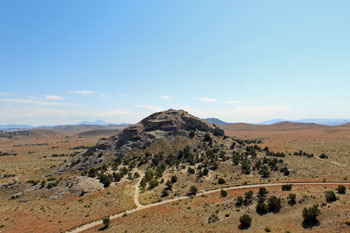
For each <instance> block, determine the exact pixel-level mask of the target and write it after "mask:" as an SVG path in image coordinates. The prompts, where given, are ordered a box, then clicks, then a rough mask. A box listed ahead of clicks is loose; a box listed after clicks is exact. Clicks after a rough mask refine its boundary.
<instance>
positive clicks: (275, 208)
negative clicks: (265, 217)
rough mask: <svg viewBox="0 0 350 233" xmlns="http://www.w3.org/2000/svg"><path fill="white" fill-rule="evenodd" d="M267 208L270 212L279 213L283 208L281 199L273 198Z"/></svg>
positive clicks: (268, 201) (268, 202)
mask: <svg viewBox="0 0 350 233" xmlns="http://www.w3.org/2000/svg"><path fill="white" fill-rule="evenodd" d="M267 206H268V209H269V211H270V212H273V213H278V212H279V211H280V209H281V208H282V204H281V199H280V198H278V197H276V196H271V197H270V198H269V199H268V200H267Z"/></svg>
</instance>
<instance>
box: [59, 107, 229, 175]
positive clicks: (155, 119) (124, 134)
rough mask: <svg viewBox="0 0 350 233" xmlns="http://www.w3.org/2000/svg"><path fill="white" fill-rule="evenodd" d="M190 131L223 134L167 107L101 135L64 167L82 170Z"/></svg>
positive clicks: (180, 111) (203, 122)
mask: <svg viewBox="0 0 350 233" xmlns="http://www.w3.org/2000/svg"><path fill="white" fill-rule="evenodd" d="M191 131H193V132H200V133H208V134H211V135H214V136H224V131H223V130H222V129H221V128H219V127H217V126H215V125H211V124H209V123H207V122H206V121H204V120H202V119H200V118H198V117H195V116H192V115H190V114H189V113H187V112H185V111H183V110H173V109H170V110H167V111H163V112H157V113H154V114H152V115H150V116H148V117H146V118H145V119H143V120H142V121H140V122H139V123H137V124H134V125H131V126H129V127H127V128H125V129H124V130H123V131H121V132H120V133H119V134H117V135H114V136H111V137H110V138H102V139H101V140H100V141H99V142H98V143H97V145H96V146H94V147H91V148H89V149H88V150H87V151H86V152H84V153H82V154H80V155H78V156H76V157H75V158H74V159H73V160H72V161H71V163H70V164H68V165H66V166H67V167H77V168H78V169H79V170H83V169H86V168H89V167H92V166H95V165H98V164H100V163H107V162H108V161H109V160H111V159H113V158H115V157H119V156H120V157H123V156H125V155H127V154H128V153H130V152H131V151H132V150H133V149H135V148H138V149H144V148H146V147H147V146H150V145H151V144H153V143H155V142H156V141H158V140H160V139H165V140H167V141H171V140H172V139H174V137H179V136H186V135H188V134H189V133H190V132H191Z"/></svg>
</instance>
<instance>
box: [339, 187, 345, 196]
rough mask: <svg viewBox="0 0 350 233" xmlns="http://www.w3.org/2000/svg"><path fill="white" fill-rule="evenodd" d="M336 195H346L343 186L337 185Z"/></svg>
mask: <svg viewBox="0 0 350 233" xmlns="http://www.w3.org/2000/svg"><path fill="white" fill-rule="evenodd" d="M338 193H339V194H345V193H346V188H345V186H344V185H339V186H338Z"/></svg>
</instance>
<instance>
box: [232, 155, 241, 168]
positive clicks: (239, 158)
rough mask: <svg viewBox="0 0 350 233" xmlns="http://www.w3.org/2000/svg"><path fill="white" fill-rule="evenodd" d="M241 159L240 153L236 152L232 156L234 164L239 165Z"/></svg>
mask: <svg viewBox="0 0 350 233" xmlns="http://www.w3.org/2000/svg"><path fill="white" fill-rule="evenodd" d="M240 160H241V155H240V154H239V153H235V154H234V155H233V157H232V162H233V164H234V165H236V166H237V165H238V164H239V161H240Z"/></svg>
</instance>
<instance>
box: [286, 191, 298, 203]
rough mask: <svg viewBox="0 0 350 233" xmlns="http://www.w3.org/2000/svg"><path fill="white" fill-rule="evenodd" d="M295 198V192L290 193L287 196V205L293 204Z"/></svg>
mask: <svg viewBox="0 0 350 233" xmlns="http://www.w3.org/2000/svg"><path fill="white" fill-rule="evenodd" d="M296 198H297V195H296V194H294V193H290V194H289V196H288V203H289V205H295V204H296V203H297V202H296Z"/></svg>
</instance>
